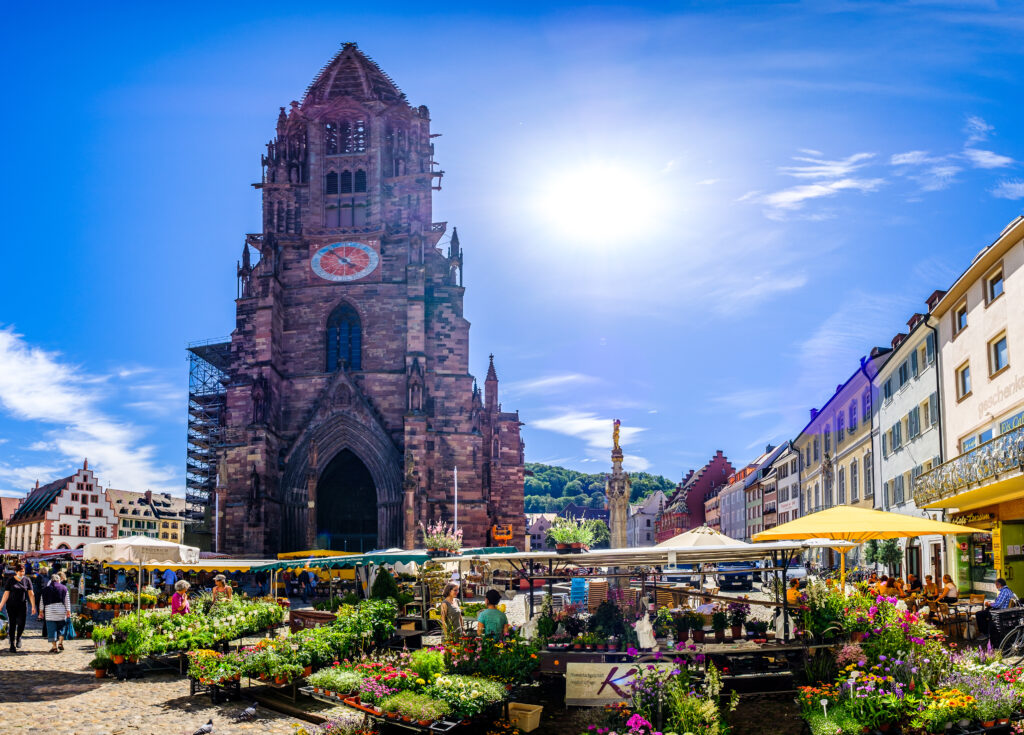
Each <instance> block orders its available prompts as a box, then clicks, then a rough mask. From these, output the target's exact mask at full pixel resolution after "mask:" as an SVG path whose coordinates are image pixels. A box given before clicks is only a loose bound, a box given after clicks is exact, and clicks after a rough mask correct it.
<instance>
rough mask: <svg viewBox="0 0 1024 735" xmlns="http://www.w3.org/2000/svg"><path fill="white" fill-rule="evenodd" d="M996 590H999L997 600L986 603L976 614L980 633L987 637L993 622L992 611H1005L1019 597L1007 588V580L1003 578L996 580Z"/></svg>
mask: <svg viewBox="0 0 1024 735" xmlns="http://www.w3.org/2000/svg"><path fill="white" fill-rule="evenodd" d="M996 589H997V590H999V594H997V595H996V599H994V600H988V601H986V602H985V607H983V608H982V609H981V610H978V612H976V613H975V614H974V617H975V618H976V619H977V620H978V631H979V632H981V633H984V634H986V635H988V624H989V622H990V621H991V620H992V611H993V610H1005V609H1006V608H1008V607H1009V606H1010V600H1015V599H1017V595H1015V594H1013V591H1012V590H1011V589H1010V588H1009V587H1007V586H1006V580H1005V579H1003V578H1002V577H1000V578H999V579H997V580H996Z"/></svg>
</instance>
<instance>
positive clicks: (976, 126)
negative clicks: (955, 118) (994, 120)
mask: <svg viewBox="0 0 1024 735" xmlns="http://www.w3.org/2000/svg"><path fill="white" fill-rule="evenodd" d="M993 130H995V128H994V127H992V126H991V125H989V124H988V123H987V122H985V120H984V119H983V118H981V117H979V116H978V115H969V116H968V117H967V121H966V122H965V123H964V133H965V134H966V135H967V142H968V143H979V142H981V141H983V140H988V136H989V135H990V134H991V133H992V131H993Z"/></svg>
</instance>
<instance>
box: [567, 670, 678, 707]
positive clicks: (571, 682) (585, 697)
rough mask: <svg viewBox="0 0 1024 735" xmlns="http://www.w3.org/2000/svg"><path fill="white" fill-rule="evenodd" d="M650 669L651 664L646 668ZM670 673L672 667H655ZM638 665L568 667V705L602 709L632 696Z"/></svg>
mask: <svg viewBox="0 0 1024 735" xmlns="http://www.w3.org/2000/svg"><path fill="white" fill-rule="evenodd" d="M643 665H644V666H647V665H648V664H643ZM654 665H655V666H657V667H658V668H659V669H668V668H669V667H670V666H671V664H654ZM637 666H638V664H634V663H619V664H583V663H573V662H570V663H567V664H566V666H565V703H566V705H569V706H572V707H599V706H601V705H603V704H613V703H615V702H620V701H622V700H623V699H626V698H627V697H629V696H630V689H629V685H630V683H631V682H632V681H633V675H634V674H635V673H636V670H637Z"/></svg>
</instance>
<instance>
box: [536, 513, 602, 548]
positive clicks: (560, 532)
mask: <svg viewBox="0 0 1024 735" xmlns="http://www.w3.org/2000/svg"><path fill="white" fill-rule="evenodd" d="M593 540H594V529H593V527H592V526H591V525H590V523H589V521H583V520H580V519H577V518H556V519H555V521H554V523H552V524H551V527H550V528H548V533H547V543H548V546H554V545H555V544H583V545H584V546H589V545H590V544H591V543H592V542H593Z"/></svg>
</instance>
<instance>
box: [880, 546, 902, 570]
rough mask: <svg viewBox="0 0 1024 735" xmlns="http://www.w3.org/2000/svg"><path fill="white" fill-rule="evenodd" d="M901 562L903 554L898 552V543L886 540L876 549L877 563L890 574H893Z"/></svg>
mask: <svg viewBox="0 0 1024 735" xmlns="http://www.w3.org/2000/svg"><path fill="white" fill-rule="evenodd" d="M902 562H903V552H902V551H901V550H900V544H899V541H897V540H896V539H894V538H888V539H885V541H883V542H882V543H881V544H880V545H879V547H878V563H879V564H884V565H885V566H886V567H888V568H889V571H890V572H894V571H895V569H896V567H898V566H899V565H900V564H901V563H902Z"/></svg>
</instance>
